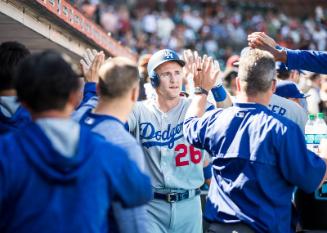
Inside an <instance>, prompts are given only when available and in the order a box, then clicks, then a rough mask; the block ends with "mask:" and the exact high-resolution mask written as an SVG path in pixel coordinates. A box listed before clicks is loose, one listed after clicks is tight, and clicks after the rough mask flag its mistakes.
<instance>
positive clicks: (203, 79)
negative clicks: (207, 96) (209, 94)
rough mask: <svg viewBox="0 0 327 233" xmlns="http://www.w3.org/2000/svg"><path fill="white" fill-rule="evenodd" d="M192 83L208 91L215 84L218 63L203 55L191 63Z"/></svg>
mask: <svg viewBox="0 0 327 233" xmlns="http://www.w3.org/2000/svg"><path fill="white" fill-rule="evenodd" d="M193 73H194V74H195V75H194V84H195V86H199V87H202V88H203V89H205V90H207V91H210V90H211V89H212V87H213V86H215V85H216V83H217V80H218V76H219V73H220V67H219V63H218V62H216V61H214V60H213V58H212V57H208V56H207V55H204V56H203V57H202V58H200V59H198V61H197V62H195V63H194V65H193Z"/></svg>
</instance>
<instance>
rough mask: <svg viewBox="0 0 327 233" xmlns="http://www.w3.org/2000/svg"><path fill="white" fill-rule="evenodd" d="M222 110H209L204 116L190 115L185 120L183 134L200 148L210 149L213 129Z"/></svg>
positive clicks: (189, 141)
mask: <svg viewBox="0 0 327 233" xmlns="http://www.w3.org/2000/svg"><path fill="white" fill-rule="evenodd" d="M220 111H221V110H212V111H207V112H206V113H205V114H204V115H203V116H202V117H200V118H198V117H189V118H186V119H185V120H184V124H183V134H184V137H185V139H186V140H187V141H188V143H190V144H192V145H194V146H195V147H197V148H200V149H206V150H209V145H208V144H209V141H210V137H211V136H212V135H210V134H211V132H213V131H211V130H208V129H209V128H212V127H211V126H213V125H214V124H215V121H216V115H217V113H219V112H220Z"/></svg>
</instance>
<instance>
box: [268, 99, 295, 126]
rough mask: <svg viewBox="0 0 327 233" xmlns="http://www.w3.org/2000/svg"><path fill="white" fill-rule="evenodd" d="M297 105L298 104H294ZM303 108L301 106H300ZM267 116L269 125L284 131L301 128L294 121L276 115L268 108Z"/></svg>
mask: <svg viewBox="0 0 327 233" xmlns="http://www.w3.org/2000/svg"><path fill="white" fill-rule="evenodd" d="M294 104H295V105H296V103H294ZM293 107H296V106H293ZM298 107H299V108H301V107H300V106H298ZM300 110H301V109H300ZM266 114H267V115H268V116H269V118H270V119H269V123H270V124H274V125H275V127H277V128H278V129H281V130H282V131H285V130H292V129H294V128H299V125H298V124H297V123H296V122H295V121H294V120H293V119H290V118H288V117H286V116H283V115H280V114H278V113H275V112H273V111H271V110H269V109H268V108H267V111H266Z"/></svg>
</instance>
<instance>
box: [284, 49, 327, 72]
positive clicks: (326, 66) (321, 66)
mask: <svg viewBox="0 0 327 233" xmlns="http://www.w3.org/2000/svg"><path fill="white" fill-rule="evenodd" d="M286 53H287V62H286V66H287V67H288V68H289V69H301V70H307V71H311V72H315V73H319V74H327V53H326V52H321V51H312V50H291V49H286Z"/></svg>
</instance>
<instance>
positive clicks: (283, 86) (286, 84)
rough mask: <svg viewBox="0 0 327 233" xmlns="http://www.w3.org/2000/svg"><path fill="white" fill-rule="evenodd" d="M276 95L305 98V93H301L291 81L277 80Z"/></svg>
mask: <svg viewBox="0 0 327 233" xmlns="http://www.w3.org/2000/svg"><path fill="white" fill-rule="evenodd" d="M275 94H276V95H278V96H281V97H284V98H297V99H298V98H306V97H308V96H307V95H304V94H303V93H301V91H300V90H299V88H298V87H297V86H296V84H295V83H294V82H292V81H279V82H277V85H276V92H275Z"/></svg>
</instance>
